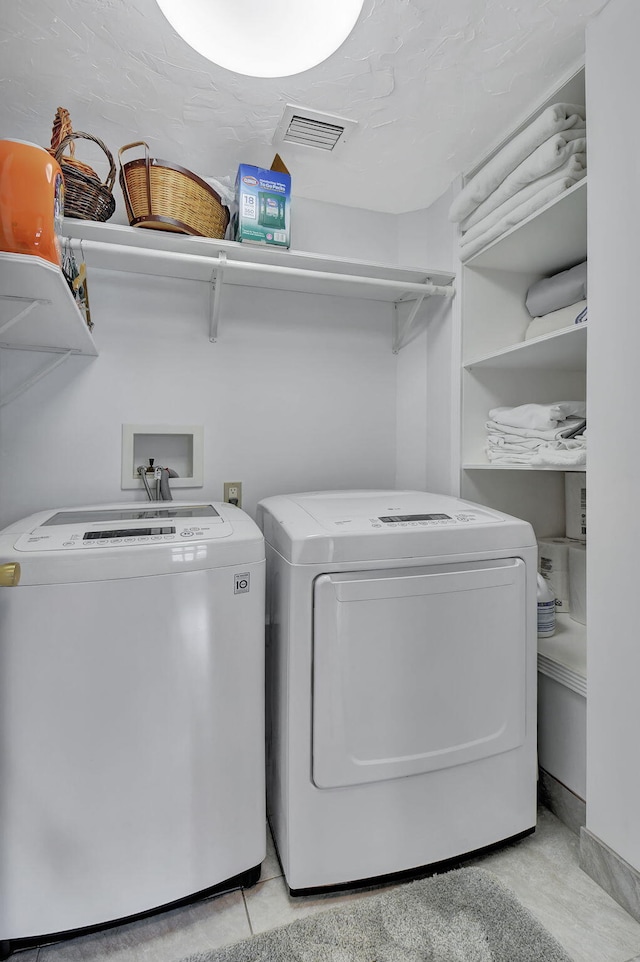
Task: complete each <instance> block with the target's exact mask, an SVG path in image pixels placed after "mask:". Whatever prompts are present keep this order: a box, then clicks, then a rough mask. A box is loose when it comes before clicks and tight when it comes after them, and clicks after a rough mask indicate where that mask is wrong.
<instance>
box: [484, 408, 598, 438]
mask: <svg viewBox="0 0 640 962" xmlns="http://www.w3.org/2000/svg"><path fill="white" fill-rule="evenodd" d="M586 416H587V406H586V404H585V403H584V401H554V402H553V403H552V404H518V405H517V406H516V407H498V408H492V409H491V410H490V411H489V418H490V419H491V420H492V421H497V422H498V424H505V425H507V426H508V427H514V428H527V429H528V430H533V431H551V430H552V429H553V428H557V427H558V425H559V422H560V421H565V420H566V419H567V418H575V417H578V418H585V417H586Z"/></svg>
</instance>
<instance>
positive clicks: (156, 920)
mask: <svg viewBox="0 0 640 962" xmlns="http://www.w3.org/2000/svg"><path fill="white" fill-rule="evenodd" d="M578 849H579V841H578V837H577V836H576V835H574V834H573V833H572V832H571V831H569V829H568V828H566V826H564V825H563V824H562V823H561V822H559V821H558V819H557V818H555V816H554V815H552V814H551V813H550V812H549V811H548V810H547V809H546V808H541V809H540V811H539V820H538V828H537V830H536V832H535V834H534V835H532V836H529V837H528V838H526V839H523V840H522V841H520V842H518V843H515V844H513V845H510V846H507V847H505V848H503V849H500V850H499V851H497V852H492V853H491V854H489V855H486V856H483V857H481V858H478V859H475V860H474V861H473V863H470V864H477V865H483V866H484V867H485V868H488V869H490V870H491V871H492V872H495V874H496V875H498V876H499V877H500V878H501V879H502V880H503V881H504V882H505V883H506V884H507V885H509V886H510V887H511V889H512V890H513V891H514V892H515V893H516V894H517V896H518V897H519V898H520V900H521V901H522V902H523V903H524V904H525V905H526V906H527V907H528V908H529V909H530V911H531V912H533V914H534V915H535V916H537V918H538V919H539V920H540V921H541V922H542V924H543V925H545V926H546V928H547V929H548V930H549V931H550V932H552V933H553V934H554V935H555V936H556V938H557V939H558V940H559V941H560V942H561V943H562V944H563V945H564V947H565V949H566V950H567V952H568V953H569V955H570V956H571V958H572V959H574V960H575V962H640V923H638V922H636V921H635V920H634V919H632V918H631V916H629V915H628V914H627V913H626V912H625V911H624V910H623V909H622V908H621V907H620V906H619V905H618V904H617V903H616V902H614V901H613V899H611V898H610V897H609V896H608V895H607V894H606V892H604V891H603V890H602V889H601V888H599V886H597V885H596V884H595V882H593V881H592V880H591V879H590V878H589V877H588V876H587V875H585V874H584V873H583V872H582V871H581V870H580V868H579V866H578ZM376 891H380V889H379V888H378V889H376ZM370 894H371V892H358V893H350V894H348V895H325V896H322V897H319V898H312V897H306V898H298V899H291V898H290V897H289V896H288V894H287V889H286V887H285V884H284V880H283V878H282V872H281V869H280V866H279V863H278V859H277V857H276V854H275V850H274V848H273V843H272V842H271V839H269V848H268V852H267V859H266V861H265V862H264V864H263V866H262V877H261V880H260V882H259V883H258V884H257V885H256V886H254V887H253V888H251V889H247V890H244V891H236V892H231V893H229V894H227V895H221V896H218V897H216V898H212V899H209V900H208V901H204V902H199V903H198V904H196V905H190V906H187V907H183V908H178V909H173V910H171V911H169V912H164V913H163V914H161V915H157V916H154V917H152V918H147V919H143V920H142V921H139V922H133V923H129V924H127V925H121V926H118V927H116V928H113V929H109V930H106V931H105V932H103V933H98V934H94V935H87V936H82V937H78V938H76V939H72V940H70V941H67V942H60V943H57V944H55V945H46V946H41V947H40V948H37V949H27V950H25V951H24V952H20V953H16V955H15V956H13V958H14V959H15V962H179V960H180V959H183V958H185V957H186V956H189V955H190V954H193V953H196V952H203V951H206V950H207V949H212V948H217V947H220V946H223V945H228V944H229V943H231V942H236V941H238V940H240V939H243V938H247V937H248V936H250V935H251V934H252V933H257V932H262V931H265V930H266V929H270V928H274V927H275V926H277V925H282V924H284V923H286V922H290V921H292V920H293V919H296V918H300V917H301V916H303V915H309V914H311V913H314V912H318V911H321V910H323V909H327V908H331V907H332V906H334V905H340V904H341V903H343V902H344V901H347V900H350V899H354V898H367V897H368V896H369V895H370ZM541 962H543V960H541Z"/></svg>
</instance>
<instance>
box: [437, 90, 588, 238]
mask: <svg viewBox="0 0 640 962" xmlns="http://www.w3.org/2000/svg"><path fill="white" fill-rule="evenodd" d="M584 118H585V110H584V107H580V106H576V105H574V104H553V105H552V106H551V107H547V109H546V110H543V111H542V113H541V114H539V116H538V117H536V119H535V120H533V121H532V122H531V123H530V124H529V125H528V126H527V127H525V129H524V130H522V131H521V132H520V133H519V134H517V135H516V136H515V137H513V138H512V139H511V140H510V141H509V143H508V144H506V145H505V146H504V147H503V148H502V150H500V151H499V152H498V153H497V154H496V155H495V157H492V158H491V160H489V161H488V162H487V163H486V164H485V165H484V167H483V168H482V169H481V170H480V171H478V173H477V174H476V176H475V177H473V178H472V179H471V180H470V181H469V183H468V184H467V185H466V187H464V188H463V190H461V191H460V193H459V194H458V196H457V197H456V198H455V199H454V201H453V203H452V204H451V209H450V210H449V219H450V220H451V221H453V222H454V223H459V222H460V221H462V220H464V219H465V217H468V216H469V214H470V213H471V211H473V210H475V208H476V207H477V206H478V204H481V203H482V201H483V200H485V199H486V198H487V197H488V196H489V194H490V193H491V192H492V191H494V190H495V189H496V187H497V186H498V185H499V184H501V183H502V181H503V180H504V179H505V177H506V176H507V175H508V174H510V173H511V171H512V170H515V168H516V167H517V166H518V164H520V163H521V162H522V161H523V160H524V159H525V157H528V156H529V154H531V153H532V152H533V151H534V150H535V149H536V147H539V146H540V144H542V143H544V141H545V140H548V139H549V137H551V136H552V135H553V134H557V133H560V132H561V131H563V130H569V129H571V128H574V127H575V128H576V129H583V130H584V129H585V123H584ZM581 152H583V151H581Z"/></svg>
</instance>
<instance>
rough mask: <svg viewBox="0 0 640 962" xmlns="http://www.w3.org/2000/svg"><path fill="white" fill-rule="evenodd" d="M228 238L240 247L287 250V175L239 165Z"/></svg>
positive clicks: (282, 170)
mask: <svg viewBox="0 0 640 962" xmlns="http://www.w3.org/2000/svg"><path fill="white" fill-rule="evenodd" d="M277 159H278V158H276V160H277ZM274 163H275V161H274ZM281 167H284V165H283V164H281ZM230 236H231V240H235V241H239V242H240V243H250V244H268V245H272V246H274V247H289V246H290V244H291V174H290V173H289V172H288V171H287V170H286V168H285V169H280V170H273V169H271V170H265V169H264V168H262V167H253V166H251V165H250V164H240V166H239V167H238V175H237V177H236V197H235V202H234V206H233V210H232V214H231V230H230Z"/></svg>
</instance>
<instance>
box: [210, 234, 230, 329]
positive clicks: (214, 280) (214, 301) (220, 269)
mask: <svg viewBox="0 0 640 962" xmlns="http://www.w3.org/2000/svg"><path fill="white" fill-rule="evenodd" d="M226 263H227V255H226V254H225V253H224V251H221V252H220V253H219V254H218V261H217V263H216V265H215V267H214V268H213V271H212V272H211V281H210V284H211V286H210V289H209V340H210V341H211V343H212V344H215V343H216V341H217V339H218V322H219V320H220V295H221V294H222V275H223V273H224V268H225V266H226Z"/></svg>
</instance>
